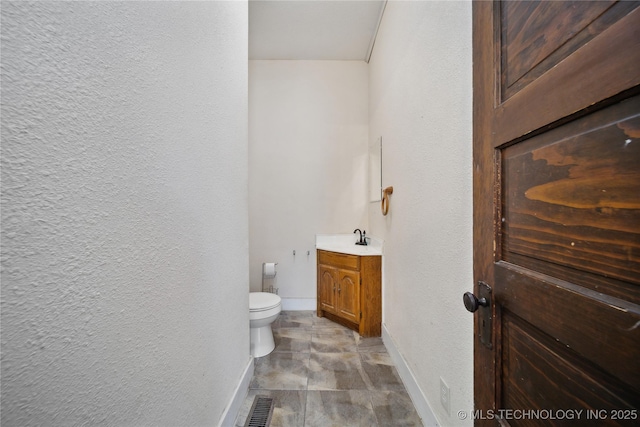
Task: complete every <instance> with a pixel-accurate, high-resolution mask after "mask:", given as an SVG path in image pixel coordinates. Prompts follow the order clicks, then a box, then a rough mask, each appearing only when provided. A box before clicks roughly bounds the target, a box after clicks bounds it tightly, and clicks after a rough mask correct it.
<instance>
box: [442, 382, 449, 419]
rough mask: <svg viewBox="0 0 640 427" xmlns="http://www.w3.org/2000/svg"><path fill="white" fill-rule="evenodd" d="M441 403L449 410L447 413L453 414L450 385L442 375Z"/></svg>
mask: <svg viewBox="0 0 640 427" xmlns="http://www.w3.org/2000/svg"><path fill="white" fill-rule="evenodd" d="M440 403H442V406H443V407H444V409H446V411H447V415H451V409H450V408H451V394H450V393H449V386H448V385H447V383H445V382H444V380H443V379H442V377H440Z"/></svg>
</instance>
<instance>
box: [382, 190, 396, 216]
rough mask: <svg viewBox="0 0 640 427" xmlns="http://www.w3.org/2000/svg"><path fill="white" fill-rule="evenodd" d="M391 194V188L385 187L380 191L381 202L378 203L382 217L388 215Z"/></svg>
mask: <svg viewBox="0 0 640 427" xmlns="http://www.w3.org/2000/svg"><path fill="white" fill-rule="evenodd" d="M391 194H393V187H387V188H385V189H384V190H382V200H381V201H380V207H381V208H382V215H387V213H389V203H390V201H389V196H390V195H391Z"/></svg>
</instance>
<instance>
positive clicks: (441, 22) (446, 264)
mask: <svg viewBox="0 0 640 427" xmlns="http://www.w3.org/2000/svg"><path fill="white" fill-rule="evenodd" d="M369 67H370V74H369V83H370V100H369V117H370V129H369V135H370V139H372V140H373V139H375V138H377V137H379V136H382V143H383V149H382V151H383V172H382V177H383V187H386V186H389V185H392V186H393V188H394V192H393V195H392V196H391V208H390V210H389V214H388V216H386V217H383V216H382V214H381V213H380V207H379V204H372V205H371V206H370V209H369V213H370V217H369V223H370V227H371V232H372V233H374V234H376V235H378V236H380V237H383V238H384V239H385V255H386V256H385V290H384V302H385V304H384V307H385V312H384V319H385V325H386V328H387V329H388V331H389V333H390V335H391V336H392V338H393V340H394V341H395V343H396V344H397V346H398V349H399V351H400V353H401V354H402V356H403V357H404V358H405V360H406V362H407V364H408V366H409V368H410V369H411V371H412V372H413V374H414V376H415V378H416V380H417V382H418V385H419V387H420V388H421V389H422V391H423V393H424V395H425V397H426V399H427V401H428V404H429V406H430V407H431V409H432V411H433V412H434V414H435V416H436V418H437V420H438V422H439V423H440V424H441V425H445V426H454V425H471V424H472V422H471V420H466V421H461V420H459V419H458V417H457V415H456V414H457V412H458V411H459V410H465V411H469V410H471V409H472V408H473V380H472V378H473V316H472V315H471V314H470V313H468V312H466V311H465V309H464V307H463V305H462V294H463V293H464V292H465V291H468V290H471V289H472V286H473V276H472V160H471V153H472V106H471V101H472V85H471V2H466V1H465V2H463V1H428V2H396V1H391V2H389V3H388V4H387V7H386V10H385V13H384V17H383V20H382V25H381V28H380V30H379V33H378V38H377V40H376V44H375V48H374V51H373V56H372V59H371V62H370V64H369ZM440 377H442V378H443V379H444V380H445V382H446V383H447V384H448V385H449V387H450V389H451V415H448V414H447V413H446V412H445V410H444V408H443V407H442V405H441V404H440V395H439V381H440Z"/></svg>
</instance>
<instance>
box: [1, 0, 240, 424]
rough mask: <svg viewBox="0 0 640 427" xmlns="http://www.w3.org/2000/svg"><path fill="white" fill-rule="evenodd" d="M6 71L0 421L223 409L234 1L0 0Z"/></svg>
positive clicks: (233, 207) (236, 55)
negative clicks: (28, 0)
mask: <svg viewBox="0 0 640 427" xmlns="http://www.w3.org/2000/svg"><path fill="white" fill-rule="evenodd" d="M1 85H2V110H1V113H2V128H1V129H2V298H1V299H2V306H1V308H2V317H1V323H2V338H1V340H2V343H1V344H2V356H1V361H2V418H1V421H2V425H3V426H7V427H8V426H30V425H47V426H70V425H117V426H124V425H135V426H141V425H174V426H176V425H183V426H186V425H189V426H196V425H212V424H216V423H218V421H219V419H220V417H221V415H222V413H223V410H224V408H225V406H226V405H227V403H228V402H229V401H230V399H231V397H232V394H233V391H234V388H235V387H236V386H237V384H238V382H239V379H240V376H241V374H242V372H243V370H244V369H245V367H246V365H247V363H248V361H249V321H248V295H247V293H248V280H249V277H248V195H247V192H248V190H247V187H248V184H247V175H248V171H247V151H248V150H247V139H248V136H247V125H246V123H247V111H248V106H247V96H248V95H247V5H246V3H244V2H213V3H206V2H189V3H180V2H148V3H147V2H139V3H129V2H98V3H95V2H56V3H51V2H41V3H28V4H25V3H22V2H15V3H12V2H3V4H2V81H1ZM222 348H223V349H224V351H221V349H222Z"/></svg>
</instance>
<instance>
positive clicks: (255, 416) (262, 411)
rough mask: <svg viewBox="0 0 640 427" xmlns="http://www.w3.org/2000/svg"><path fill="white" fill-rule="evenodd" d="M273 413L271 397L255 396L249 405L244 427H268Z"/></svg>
mask: <svg viewBox="0 0 640 427" xmlns="http://www.w3.org/2000/svg"><path fill="white" fill-rule="evenodd" d="M272 414H273V399H272V398H270V397H266V396H260V395H258V396H256V398H255V399H254V400H253V405H251V410H250V411H249V415H248V416H247V422H246V423H244V427H269V425H270V424H271V415H272Z"/></svg>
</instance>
